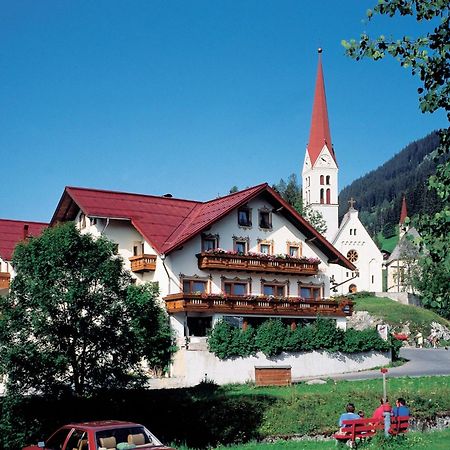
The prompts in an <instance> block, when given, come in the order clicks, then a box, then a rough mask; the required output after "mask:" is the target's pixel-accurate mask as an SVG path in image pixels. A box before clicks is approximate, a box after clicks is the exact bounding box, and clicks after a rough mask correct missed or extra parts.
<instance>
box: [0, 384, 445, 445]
mask: <svg viewBox="0 0 450 450" xmlns="http://www.w3.org/2000/svg"><path fill="white" fill-rule="evenodd" d="M387 387H388V395H389V396H390V397H391V399H393V398H395V397H404V398H405V399H406V401H407V403H408V406H409V407H410V409H411V413H412V416H413V417H416V418H422V419H423V418H433V417H435V416H436V415H443V414H449V412H450V377H448V376H447V377H445V376H442V377H422V378H392V379H390V378H388V386H387ZM382 392H383V388H382V381H381V378H380V379H377V380H364V381H352V382H349V381H337V382H335V381H333V380H327V383H326V384H323V385H306V384H304V383H301V384H298V385H294V386H290V387H265V388H257V387H255V386H254V385H250V384H246V385H227V386H217V385H214V384H212V383H202V384H200V385H198V386H196V387H192V388H184V389H160V390H137V391H130V390H127V391H107V392H104V393H100V394H97V395H95V396H92V397H89V398H74V397H70V398H62V399H53V400H50V399H48V398H45V397H27V398H25V399H24V400H23V401H22V402H21V403H19V404H17V407H16V408H15V409H14V410H13V416H12V417H13V419H14V422H15V423H16V426H17V429H16V430H15V432H14V433H12V432H11V431H10V430H8V431H7V433H8V436H7V437H8V439H9V438H11V439H14V440H15V441H14V445H13V444H12V443H9V445H6V446H5V447H3V449H10V448H22V446H25V444H29V443H32V442H37V441H38V440H41V439H42V437H45V436H48V435H49V434H50V433H51V432H53V431H54V430H55V429H56V428H58V427H59V426H60V425H63V424H66V423H70V422H83V421H91V420H105V419H111V418H118V419H120V420H129V421H133V422H138V423H142V424H144V425H145V426H147V427H148V428H149V429H150V430H151V431H153V432H154V433H155V434H156V436H158V437H160V438H161V439H162V440H163V442H173V443H176V447H180V444H182V443H185V445H186V446H187V447H190V448H208V447H217V446H218V445H219V444H222V445H231V444H236V443H239V442H249V441H250V442H251V441H260V440H262V439H264V438H267V437H291V436H293V435H311V436H312V435H326V436H330V435H331V434H333V433H334V432H335V431H336V430H337V428H338V426H337V420H338V417H339V415H340V414H341V413H342V412H343V410H344V407H345V404H346V403H348V402H349V401H351V402H353V403H354V404H355V406H356V408H357V409H363V410H365V411H366V415H371V414H372V412H373V410H374V409H375V407H376V406H378V399H379V397H380V396H381V394H382ZM1 403H2V399H1V398H0V410H1ZM0 422H1V421H0ZM2 434H3V436H5V433H4V430H2V429H1V428H0V438H1V437H2ZM329 444H330V442H308V443H307V445H308V446H309V447H304V448H328V447H326V446H327V445H329ZM331 444H332V445H334V442H331ZM277 445H278V444H277ZM279 445H292V444H291V443H287V444H284V443H283V444H279ZM296 445H297V447H296V448H302V447H299V445H303V442H302V443H301V444H300V443H299V442H296ZM305 445H306V444H305ZM314 445H315V446H316V447H314ZM272 448H273V447H272ZM330 448H331V447H330ZM417 448H419V447H417ZM428 448H433V449H438V448H439V447H438V446H437V445H436V446H434V447H433V446H430V447H428ZM442 448H445V447H442ZM447 448H449V447H447ZM0 449H2V446H1V444H0Z"/></svg>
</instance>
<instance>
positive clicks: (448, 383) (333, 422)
mask: <svg viewBox="0 0 450 450" xmlns="http://www.w3.org/2000/svg"><path fill="white" fill-rule="evenodd" d="M222 389H226V390H227V392H226V395H227V396H232V395H235V396H266V397H267V398H272V399H273V398H278V400H277V401H274V402H272V403H270V404H268V405H267V406H266V408H265V410H264V412H263V417H262V421H261V424H260V427H259V433H260V435H262V436H287V435H292V434H332V433H333V432H335V431H336V427H337V418H338V417H339V415H340V414H341V413H342V412H343V411H344V407H345V404H347V403H348V402H352V403H354V404H355V406H356V408H357V409H358V410H359V409H362V410H364V411H365V412H366V415H371V414H372V412H373V411H374V409H375V408H376V407H377V406H378V402H379V400H378V399H379V398H380V396H381V394H382V392H383V388H382V380H381V378H380V379H379V380H364V381H352V382H349V381H338V382H335V381H333V380H328V382H327V384H324V385H306V384H303V383H301V384H298V385H294V386H291V387H285V388H280V387H278V388H277V387H266V388H257V387H252V386H250V385H232V386H228V387H224V388H222ZM388 395H389V396H390V397H391V398H396V397H404V398H405V399H406V400H407V402H408V405H409V407H410V409H411V414H412V415H413V416H415V417H421V418H425V417H430V416H433V415H434V414H438V413H441V412H443V411H450V378H449V377H424V378H408V377H406V378H392V379H389V378H388Z"/></svg>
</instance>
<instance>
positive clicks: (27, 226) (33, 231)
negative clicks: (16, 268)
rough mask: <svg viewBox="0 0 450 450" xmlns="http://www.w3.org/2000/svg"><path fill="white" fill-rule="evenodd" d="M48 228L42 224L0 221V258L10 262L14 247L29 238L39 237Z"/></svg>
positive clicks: (22, 221)
mask: <svg viewBox="0 0 450 450" xmlns="http://www.w3.org/2000/svg"><path fill="white" fill-rule="evenodd" d="M47 227H48V224H47V223H44V222H29V221H28V222H27V221H24V220H8V219H0V257H1V258H2V259H3V260H5V261H11V258H12V255H13V252H14V248H15V246H16V245H17V244H18V243H19V242H21V241H23V240H24V239H26V238H28V237H30V236H39V235H40V234H41V233H42V231H43V230H44V229H45V228H47Z"/></svg>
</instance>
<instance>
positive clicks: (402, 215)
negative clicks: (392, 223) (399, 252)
mask: <svg viewBox="0 0 450 450" xmlns="http://www.w3.org/2000/svg"><path fill="white" fill-rule="evenodd" d="M407 217H408V210H407V209H406V196H405V195H403V200H402V210H401V212H400V222H399V225H398V230H399V238H400V239H401V238H402V237H403V236H404V235H405V233H406V232H407V231H408V229H409V227H408V225H407V224H406V223H405V220H406V218H407Z"/></svg>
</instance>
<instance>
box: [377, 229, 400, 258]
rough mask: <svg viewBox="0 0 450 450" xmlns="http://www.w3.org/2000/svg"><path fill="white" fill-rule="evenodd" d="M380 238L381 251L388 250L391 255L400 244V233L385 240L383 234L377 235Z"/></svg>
mask: <svg viewBox="0 0 450 450" xmlns="http://www.w3.org/2000/svg"><path fill="white" fill-rule="evenodd" d="M377 238H378V242H379V243H380V245H381V250H386V251H387V252H389V253H392V251H393V250H394V248H395V246H396V245H397V243H398V231H397V232H396V233H395V235H394V236H391V237H388V238H385V237H384V236H383V233H381V232H380V233H378V235H377Z"/></svg>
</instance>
